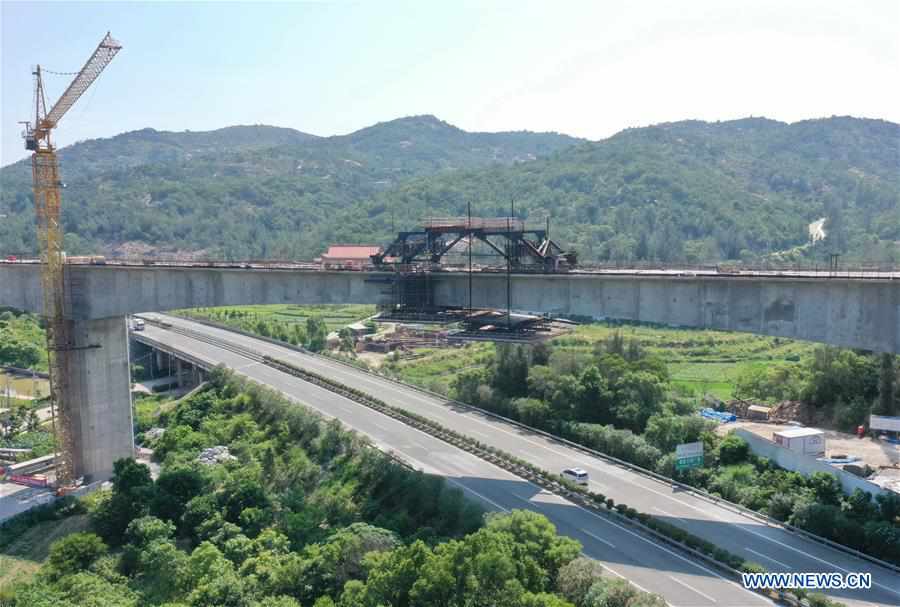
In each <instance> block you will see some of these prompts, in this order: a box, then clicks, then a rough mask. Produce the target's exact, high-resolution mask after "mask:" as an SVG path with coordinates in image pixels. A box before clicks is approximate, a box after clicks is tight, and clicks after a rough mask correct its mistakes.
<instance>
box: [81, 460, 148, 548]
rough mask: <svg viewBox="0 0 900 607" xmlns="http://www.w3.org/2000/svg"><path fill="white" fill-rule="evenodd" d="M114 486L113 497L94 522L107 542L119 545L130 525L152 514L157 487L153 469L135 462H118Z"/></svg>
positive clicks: (93, 518) (95, 516)
mask: <svg viewBox="0 0 900 607" xmlns="http://www.w3.org/2000/svg"><path fill="white" fill-rule="evenodd" d="M112 483H113V489H112V495H111V496H110V497H109V499H107V500H105V501H104V502H102V503H101V504H100V505H99V506H98V507H97V509H96V511H95V512H94V514H93V516H92V519H91V522H92V524H93V526H94V528H95V529H96V531H97V532H98V533H99V534H100V536H101V537H103V539H104V540H106V542H108V543H109V544H110V545H118V544H119V543H121V542H122V539H123V537H124V534H125V529H126V528H127V527H128V524H129V523H130V522H131V521H132V520H133V519H135V518H138V517H140V516H143V515H144V514H146V513H147V512H148V511H149V505H150V503H152V501H153V498H154V484H153V479H152V478H150V469H149V468H148V467H147V466H145V465H144V464H139V463H137V462H136V461H134V459H132V458H123V459H120V460H116V462H115V463H114V464H113V477H112Z"/></svg>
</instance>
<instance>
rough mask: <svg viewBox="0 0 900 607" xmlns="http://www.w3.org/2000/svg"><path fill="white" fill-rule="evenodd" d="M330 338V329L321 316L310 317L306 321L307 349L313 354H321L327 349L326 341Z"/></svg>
mask: <svg viewBox="0 0 900 607" xmlns="http://www.w3.org/2000/svg"><path fill="white" fill-rule="evenodd" d="M327 337H328V327H327V325H326V324H325V321H324V320H323V319H322V318H321V317H320V316H310V317H309V318H307V319H306V339H307V342H306V347H307V348H309V349H310V350H312V351H313V352H321V351H322V350H324V349H325V339H326V338H327Z"/></svg>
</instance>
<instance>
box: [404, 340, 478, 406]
mask: <svg viewBox="0 0 900 607" xmlns="http://www.w3.org/2000/svg"><path fill="white" fill-rule="evenodd" d="M493 350H494V346H493V345H492V344H488V343H483V342H479V343H471V344H467V345H465V346H463V347H460V348H417V349H416V350H415V351H414V352H413V354H412V356H409V355H408V356H406V357H403V358H401V359H400V360H399V361H398V362H396V363H393V364H392V365H391V368H392V369H393V370H394V371H395V372H396V373H397V374H398V375H399V376H400V377H401V378H402V379H404V380H405V381H408V382H410V383H412V384H416V385H418V386H422V387H424V388H428V389H429V390H433V391H435V392H440V393H441V394H448V393H449V388H450V382H452V381H453V378H455V377H456V375H457V374H459V373H461V372H462V371H465V370H466V369H473V368H478V367H481V366H483V365H485V364H487V362H488V361H489V360H490V357H491V354H492V352H493Z"/></svg>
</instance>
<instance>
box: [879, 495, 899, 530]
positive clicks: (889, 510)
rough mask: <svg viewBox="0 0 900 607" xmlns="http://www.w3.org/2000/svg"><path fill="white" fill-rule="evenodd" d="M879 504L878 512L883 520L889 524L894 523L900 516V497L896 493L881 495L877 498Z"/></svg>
mask: <svg viewBox="0 0 900 607" xmlns="http://www.w3.org/2000/svg"><path fill="white" fill-rule="evenodd" d="M875 501H876V502H877V503H878V512H879V513H880V514H881V518H882V519H884V520H885V521H887V522H888V523H893V522H895V520H896V519H897V517H898V516H900V495H897V494H896V493H893V492H889V493H881V494H879V495H876V496H875Z"/></svg>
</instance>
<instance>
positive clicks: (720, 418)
mask: <svg viewBox="0 0 900 607" xmlns="http://www.w3.org/2000/svg"><path fill="white" fill-rule="evenodd" d="M700 415H702V416H703V417H705V418H707V419H714V420H716V421H717V422H720V423H723V424H727V423H728V422H733V421H737V416H736V415H735V414H734V413H724V412H721V411H716V410H715V409H709V408H706V409H703V410H702V411H700Z"/></svg>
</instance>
